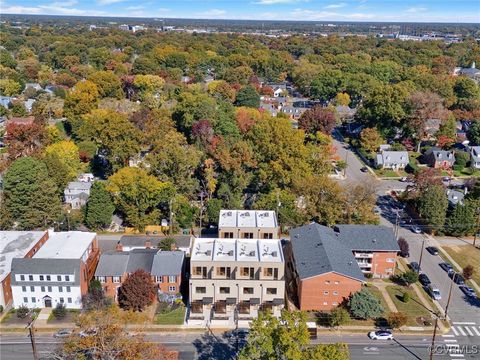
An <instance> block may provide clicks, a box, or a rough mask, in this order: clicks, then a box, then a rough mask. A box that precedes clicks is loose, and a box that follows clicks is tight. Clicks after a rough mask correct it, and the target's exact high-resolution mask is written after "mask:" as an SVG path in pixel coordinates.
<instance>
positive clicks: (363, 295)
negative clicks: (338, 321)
mask: <svg viewBox="0 0 480 360" xmlns="http://www.w3.org/2000/svg"><path fill="white" fill-rule="evenodd" d="M348 306H349V307H350V311H351V313H352V315H353V316H355V317H357V318H360V319H375V318H377V317H379V316H380V315H382V314H383V308H382V305H381V303H380V300H379V299H377V298H376V297H375V296H374V295H373V294H372V293H371V292H370V291H368V290H367V289H362V290H361V291H359V292H357V293H355V294H353V295H352V296H351V297H350V300H349V301H348Z"/></svg>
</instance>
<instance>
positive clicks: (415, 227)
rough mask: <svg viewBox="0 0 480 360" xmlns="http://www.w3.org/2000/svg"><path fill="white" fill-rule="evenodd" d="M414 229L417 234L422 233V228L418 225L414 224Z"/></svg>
mask: <svg viewBox="0 0 480 360" xmlns="http://www.w3.org/2000/svg"><path fill="white" fill-rule="evenodd" d="M412 231H413V232H414V233H415V234H421V233H422V230H420V228H419V227H418V226H413V227H412Z"/></svg>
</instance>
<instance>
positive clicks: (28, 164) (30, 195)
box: [3, 157, 61, 230]
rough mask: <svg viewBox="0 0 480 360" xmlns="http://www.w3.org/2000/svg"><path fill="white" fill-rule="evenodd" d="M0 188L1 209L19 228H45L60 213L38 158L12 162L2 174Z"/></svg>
mask: <svg viewBox="0 0 480 360" xmlns="http://www.w3.org/2000/svg"><path fill="white" fill-rule="evenodd" d="M3 191H4V194H3V196H4V200H3V207H4V211H5V212H6V214H7V215H8V217H9V218H10V219H13V220H14V221H15V223H17V224H18V227H19V228H20V229H26V230H30V229H35V228H39V227H43V228H45V227H47V226H50V225H52V224H53V222H54V221H55V220H57V219H58V218H59V216H60V214H61V201H60V197H59V196H58V193H57V186H56V184H55V182H54V181H53V179H51V177H50V175H49V174H48V170H47V167H46V165H45V164H44V163H43V162H42V161H40V160H37V159H34V158H31V157H23V158H20V159H18V160H16V161H14V162H13V163H12V165H11V166H10V167H9V169H8V170H7V172H6V173H5V177H4V180H3Z"/></svg>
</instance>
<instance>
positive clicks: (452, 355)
mask: <svg viewBox="0 0 480 360" xmlns="http://www.w3.org/2000/svg"><path fill="white" fill-rule="evenodd" d="M449 355H450V356H451V357H462V358H463V357H465V356H464V355H463V354H449Z"/></svg>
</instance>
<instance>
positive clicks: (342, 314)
mask: <svg viewBox="0 0 480 360" xmlns="http://www.w3.org/2000/svg"><path fill="white" fill-rule="evenodd" d="M348 320H350V314H349V313H348V311H347V310H345V309H344V308H342V307H336V308H335V309H333V310H332V312H331V313H330V319H329V325H330V326H331V327H337V326H341V325H344V324H346V323H347V322H348Z"/></svg>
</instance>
